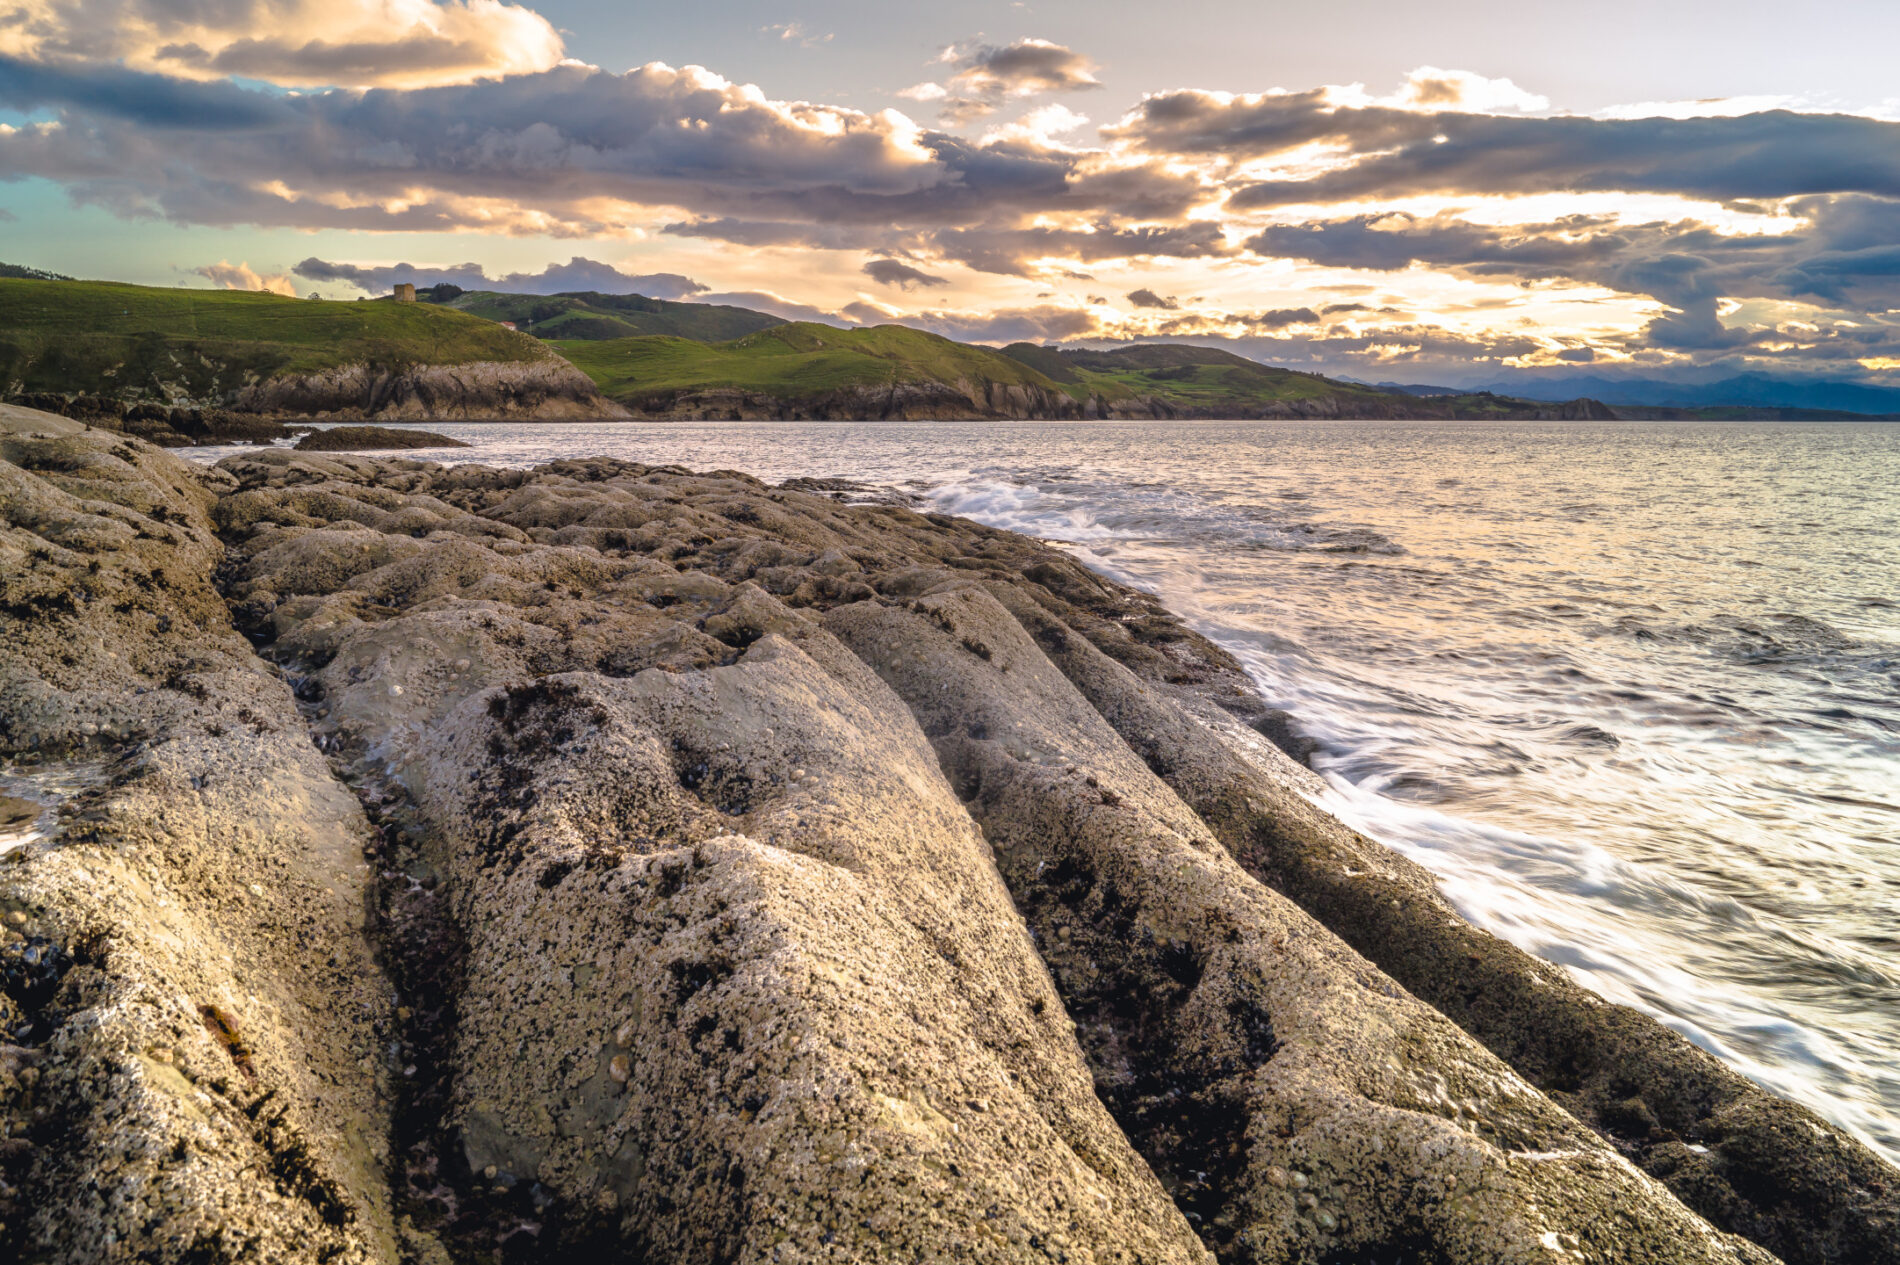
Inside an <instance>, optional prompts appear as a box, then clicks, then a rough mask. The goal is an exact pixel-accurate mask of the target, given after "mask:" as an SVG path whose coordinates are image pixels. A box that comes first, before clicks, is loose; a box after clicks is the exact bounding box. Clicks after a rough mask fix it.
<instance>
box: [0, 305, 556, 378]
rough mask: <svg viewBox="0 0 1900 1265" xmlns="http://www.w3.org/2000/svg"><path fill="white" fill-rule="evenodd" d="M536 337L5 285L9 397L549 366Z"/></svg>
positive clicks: (310, 310) (417, 311)
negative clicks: (486, 365) (399, 369)
mask: <svg viewBox="0 0 1900 1265" xmlns="http://www.w3.org/2000/svg"><path fill="white" fill-rule="evenodd" d="M548 358H550V357H549V356H548V353H547V351H546V349H544V348H543V347H542V346H541V345H540V344H539V343H537V342H536V341H535V340H534V339H532V338H528V337H526V336H524V335H521V334H516V333H511V332H509V331H508V330H505V329H502V328H501V327H500V326H498V325H496V324H494V323H493V322H492V321H485V320H481V319H479V318H477V317H474V316H470V315H468V314H466V313H463V312H455V311H451V310H448V309H446V308H440V307H432V306H429V305H426V304H421V303H396V302H393V301H391V300H386V299H377V300H373V301H362V302H354V303H326V302H313V301H311V300H308V299H288V298H283V297H280V296H278V295H274V294H261V293H256V292H252V291H242V290H167V289H158V288H156V287H151V286H133V285H120V284H118V283H116V282H105V281H29V280H19V279H13V278H0V390H4V393H6V394H18V393H21V392H61V393H88V394H100V395H113V396H118V397H121V398H145V397H149V398H154V399H175V398H189V399H211V398H214V397H216V396H218V395H219V394H221V393H224V392H228V391H230V390H233V389H236V388H237V387H239V386H241V385H243V384H245V383H248V382H256V381H259V380H262V379H265V378H269V377H273V376H276V375H283V374H311V373H320V372H322V371H324V370H327V369H335V368H339V367H341V366H344V365H351V364H373V365H385V366H410V365H423V364H427V365H457V364H470V363H473V362H476V361H490V362H499V363H504V364H508V363H527V362H532V361H538V360H542V359H548Z"/></svg>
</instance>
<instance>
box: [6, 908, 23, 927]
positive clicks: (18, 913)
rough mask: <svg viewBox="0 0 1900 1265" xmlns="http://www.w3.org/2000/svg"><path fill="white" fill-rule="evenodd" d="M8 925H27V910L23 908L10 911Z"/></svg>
mask: <svg viewBox="0 0 1900 1265" xmlns="http://www.w3.org/2000/svg"><path fill="white" fill-rule="evenodd" d="M7 925H8V926H9V927H24V926H26V911H25V910H23V909H15V910H12V911H11V912H9V913H8V914H7Z"/></svg>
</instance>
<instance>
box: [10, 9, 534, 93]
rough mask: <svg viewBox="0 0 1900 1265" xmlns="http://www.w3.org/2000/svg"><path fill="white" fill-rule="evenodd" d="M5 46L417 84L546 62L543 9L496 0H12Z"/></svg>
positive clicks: (257, 75) (277, 77)
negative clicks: (537, 9)
mask: <svg viewBox="0 0 1900 1265" xmlns="http://www.w3.org/2000/svg"><path fill="white" fill-rule="evenodd" d="M0 55H4V56H9V57H17V58H22V59H27V60H33V61H40V62H46V63H50V64H62V65H75V64H94V65H98V64H104V63H120V64H123V65H125V66H129V67H132V68H134V69H139V70H149V71H161V72H164V73H166V74H169V75H175V76H180V77H184V78H191V79H221V78H223V77H225V76H226V75H241V76H244V77H246V78H251V79H263V80H268V81H270V82H272V83H277V84H283V85H287V86H289V85H295V86H301V87H309V86H326V85H342V86H350V87H368V86H371V85H378V86H385V87H421V86H425V85H431V84H444V83H461V82H466V81H468V80H470V79H476V78H482V77H487V76H496V75H506V74H523V73H528V72H532V71H538V70H546V69H548V68H549V67H551V66H553V65H555V64H556V63H557V62H559V61H560V60H561V56H562V43H561V37H560V35H559V34H557V33H556V32H555V30H554V28H553V26H551V25H550V24H549V23H548V21H547V19H546V18H544V17H542V16H541V15H540V14H538V13H535V12H534V11H533V10H531V9H527V8H523V7H521V6H519V5H513V4H505V3H502V2H501V0H12V7H11V9H10V11H9V12H7V13H6V14H4V15H0Z"/></svg>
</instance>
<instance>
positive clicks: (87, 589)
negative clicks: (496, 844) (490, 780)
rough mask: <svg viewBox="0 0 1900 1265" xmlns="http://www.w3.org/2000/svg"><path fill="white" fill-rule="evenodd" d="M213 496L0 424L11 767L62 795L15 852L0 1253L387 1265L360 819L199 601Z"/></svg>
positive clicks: (1, 700)
mask: <svg viewBox="0 0 1900 1265" xmlns="http://www.w3.org/2000/svg"><path fill="white" fill-rule="evenodd" d="M218 482H219V481H218V480H217V478H216V477H215V476H214V477H213V479H212V480H211V482H210V484H209V485H207V484H206V483H205V482H202V481H201V480H200V478H199V475H198V472H196V471H194V470H193V468H192V467H189V466H187V465H186V464H185V463H184V462H181V461H179V460H177V459H175V458H173V457H171V456H169V455H167V454H165V453H163V452H161V451H160V450H158V449H156V448H154V447H152V446H150V445H148V444H144V443H141V442H138V441H134V440H127V439H125V438H124V437H122V436H116V435H112V434H110V433H107V432H102V431H96V430H93V431H89V430H86V429H85V428H83V427H82V426H80V425H79V424H77V423H72V422H66V421H63V420H61V419H58V418H52V417H48V416H46V415H44V414H27V413H24V412H20V411H13V412H10V413H9V414H8V415H6V416H0V621H3V622H4V636H3V637H0V758H4V759H6V760H7V761H9V762H10V763H13V764H14V766H15V767H14V771H15V772H16V773H17V774H19V775H20V778H19V780H21V781H24V782H27V783H30V784H34V785H42V784H43V785H44V786H46V787H47V788H49V789H48V792H47V802H49V803H50V802H52V801H54V800H57V799H59V798H62V796H65V795H69V796H70V797H68V798H65V802H63V803H61V804H60V806H59V818H58V827H57V829H56V830H54V831H53V832H52V837H51V838H48V839H44V840H39V841H34V842H29V843H27V844H25V845H24V846H21V847H19V848H17V849H15V850H13V851H10V852H8V853H7V854H6V855H5V856H4V858H0V919H3V920H4V922H3V923H0V993H3V994H4V997H3V999H0V1012H4V1013H0V1027H4V1029H5V1034H4V1036H0V1042H4V1044H0V1120H3V1121H4V1122H5V1124H4V1127H5V1130H6V1137H5V1138H4V1140H3V1141H0V1183H4V1185H3V1186H0V1200H3V1201H4V1212H0V1220H3V1221H4V1223H5V1225H4V1229H0V1258H4V1259H8V1260H26V1261H59V1262H67V1261H70V1262H100V1261H141V1262H144V1261H152V1262H188V1261H189V1262H213V1261H238V1260H270V1261H310V1262H317V1261H339V1262H342V1261H348V1262H381V1261H394V1260H395V1259H396V1250H395V1245H394V1229H393V1224H392V1221H391V1217H390V1211H389V1199H388V1195H387V1186H386V1184H385V1183H384V1182H383V1181H382V1176H381V1165H382V1160H383V1152H384V1150H385V1149H386V1136H387V1122H386V1116H385V1112H384V1109H383V1108H382V1106H381V1105H380V1104H381V1103H382V1101H384V1099H385V1097H386V1095H385V1093H384V1085H383V1081H384V1078H385V1062H384V1058H383V1051H382V1046H381V1042H380V1039H379V1037H380V1035H383V1034H386V1031H387V1025H386V1011H387V1006H388V989H387V987H386V986H385V985H383V984H382V983H381V977H380V974H379V972H378V971H377V970H376V968H375V966H374V964H373V962H372V958H371V953H370V946H369V941H368V939H367V937H366V935H365V934H364V921H365V915H366V907H365V895H364V880H365V878H366V872H365V867H364V865H363V862H362V848H363V844H364V841H365V836H366V825H365V822H364V820H363V817H362V814H361V812H360V811H359V810H358V808H357V805H356V802H355V800H354V798H353V797H352V796H351V795H350V794H349V792H348V791H347V790H346V789H345V788H344V787H343V786H342V785H341V784H339V783H338V782H337V781H336V780H335V779H334V778H333V777H331V776H330V773H329V770H328V769H327V768H326V767H325V764H324V761H323V760H322V758H321V757H320V756H319V755H318V753H317V752H316V751H315V749H314V748H313V747H312V746H311V744H310V741H309V738H308V736H307V734H306V733H305V731H304V727H303V725H302V723H301V720H300V718H299V717H298V715H297V713H296V709H295V705H294V701H293V700H292V698H291V696H290V692H289V690H288V688H287V687H286V686H285V685H284V683H283V681H282V680H281V679H279V678H278V677H277V676H276V675H275V674H274V673H272V672H271V671H269V670H268V669H267V668H266V666H265V665H264V664H262V663H260V662H259V660H258V659H257V658H256V656H255V655H254V654H253V653H252V652H251V650H250V647H249V646H248V645H247V644H246V643H245V642H244V640H243V639H242V638H241V637H239V636H238V635H237V634H236V633H235V631H234V630H233V628H232V626H231V622H230V618H229V616H228V614H227V612H226V610H225V607H224V603H223V601H222V600H221V599H220V598H219V595H218V593H217V591H216V590H215V589H214V588H213V586H212V576H213V571H214V569H215V567H216V566H217V564H218V562H219V559H220V558H221V556H222V548H221V546H220V544H219V542H218V541H217V539H216V537H215V536H214V534H213V532H212V528H211V524H210V522H209V519H208V517H207V511H208V510H209V508H210V506H211V504H212V502H213V500H214V499H215V493H214V492H213V490H212V488H214V487H216V486H217V485H218ZM75 770H79V771H81V772H80V773H77V774H76V773H75ZM75 790H76V791H77V793H71V792H73V791H75ZM41 807H42V808H43V807H44V805H41Z"/></svg>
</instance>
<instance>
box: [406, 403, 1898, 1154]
mask: <svg viewBox="0 0 1900 1265" xmlns="http://www.w3.org/2000/svg"><path fill="white" fill-rule="evenodd" d="M431 429H435V430H438V431H441V432H444V433H447V434H449V435H451V436H453V437H455V438H459V439H464V440H467V441H469V442H472V443H475V444H477V445H478V447H477V449H476V450H475V451H473V452H467V453H460V452H458V453H454V454H452V455H451V454H448V453H444V454H434V453H426V452H425V453H418V454H415V455H417V456H422V457H434V456H442V457H449V458H451V459H461V460H469V459H473V460H481V461H489V462H494V463H506V464H528V463H532V462H536V461H543V460H547V459H549V458H551V457H554V456H574V455H583V454H589V453H601V454H607V455H613V456H621V457H626V458H629V459H631V460H637V461H646V462H650V463H655V464H663V463H677V464H681V465H687V466H691V467H694V468H698V469H713V468H722V467H723V468H733V469H740V470H747V471H750V472H752V473H755V474H758V475H760V476H761V477H765V478H769V479H777V478H785V477H789V476H792V475H821V476H835V477H846V478H856V479H864V480H869V481H874V482H882V483H889V484H895V485H902V486H906V487H908V488H909V489H910V490H912V491H914V492H916V493H918V494H920V495H922V496H924V497H926V498H927V499H928V500H930V501H931V502H933V504H934V506H935V507H936V508H939V509H942V510H945V511H948V512H952V513H959V514H967V515H969V516H970V517H973V518H977V519H980V520H982V521H985V522H989V523H992V524H995V525H998V526H1003V527H1011V528H1015V529H1017V530H1021V531H1027V532H1032V533H1034V534H1037V535H1041V536H1044V537H1049V538H1055V539H1060V540H1063V541H1067V542H1069V543H1070V545H1071V547H1072V548H1074V549H1075V550H1076V551H1077V552H1078V554H1079V555H1080V556H1081V557H1082V558H1084V559H1085V560H1087V561H1088V562H1090V563H1091V564H1093V565H1095V566H1097V567H1098V568H1100V569H1102V570H1104V571H1106V572H1108V573H1110V574H1113V575H1115V576H1117V577H1118V578H1121V579H1124V580H1126V581H1129V582H1131V583H1135V584H1138V585H1140V586H1142V587H1144V588H1147V589H1149V590H1152V591H1153V592H1155V593H1157V594H1158V595H1160V596H1161V597H1162V598H1163V599H1164V600H1165V601H1166V602H1167V603H1168V604H1169V606H1171V607H1172V608H1173V609H1174V610H1176V611H1177V612H1179V613H1181V614H1182V615H1183V616H1185V617H1186V618H1188V619H1189V620H1190V621H1191V622H1193V623H1194V624H1195V626H1196V627H1198V628H1200V629H1201V630H1202V631H1203V632H1206V633H1207V634H1209V635H1210V636H1212V637H1214V638H1215V639H1216V640H1218V641H1220V642H1221V643H1222V644H1223V645H1225V646H1227V647H1228V648H1229V649H1230V650H1232V651H1233V652H1234V653H1235V654H1236V655H1237V656H1239V657H1240V658H1241V660H1242V661H1243V662H1244V663H1246V665H1247V667H1248V668H1249V670H1250V671H1251V672H1252V673H1253V675H1254V676H1255V678H1256V679H1257V680H1258V681H1259V683H1260V686H1261V688H1262V690H1263V692H1264V693H1265V694H1266V695H1267V696H1268V698H1269V699H1270V700H1272V701H1273V702H1275V703H1277V704H1279V705H1281V706H1284V707H1287V708H1289V709H1290V710H1292V711H1293V712H1294V713H1295V714H1296V715H1297V716H1298V717H1300V719H1301V720H1302V722H1303V723H1304V724H1305V726H1306V727H1307V728H1308V729H1309V730H1310V731H1311V732H1312V734H1313V736H1315V737H1316V738H1318V739H1319V740H1320V741H1321V742H1322V743H1323V746H1324V751H1323V754H1322V755H1321V756H1320V757H1318V758H1317V760H1316V763H1317V764H1318V766H1319V768H1320V769H1321V771H1322V772H1323V773H1324V775H1325V776H1326V778H1327V781H1328V783H1329V785H1330V787H1331V792H1330V797H1331V802H1330V803H1329V805H1328V806H1329V807H1330V808H1331V809H1332V810H1333V811H1334V812H1336V813H1338V814H1339V815H1340V816H1342V817H1344V818H1347V819H1348V820H1350V821H1351V822H1352V823H1353V824H1354V825H1356V826H1358V827H1359V828H1360V829H1362V830H1364V831H1365V832H1366V833H1368V834H1371V835H1373V836H1374V837H1376V838H1379V839H1382V840H1384V841H1385V842H1387V843H1389V844H1390V845H1392V846H1393V847H1395V848H1398V849H1399V850H1401V851H1403V852H1404V853H1406V854H1407V855H1408V856H1411V857H1413V858H1414V859H1416V860H1418V861H1420V862H1421V863H1423V864H1425V865H1426V866H1428V867H1429V868H1431V869H1432V870H1433V871H1435V872H1436V873H1437V874H1438V875H1440V877H1441V879H1442V881H1443V886H1444V890H1445V892H1446V894H1447V895H1448V896H1449V897H1450V898H1451V899H1452V900H1453V901H1454V902H1455V903H1456V904H1457V905H1458V907H1459V908H1460V909H1461V910H1462V911H1463V912H1464V913H1465V914H1466V915H1467V916H1469V917H1471V918H1472V919H1473V920H1474V921H1476V922H1478V923H1479V924H1480V925H1482V926H1485V927H1487V928H1489V929H1490V930H1492V931H1494V932H1496V933H1498V934H1500V935H1503V936H1505V937H1507V938H1509V939H1511V940H1512V941H1514V942H1516V943H1517V944H1519V945H1521V946H1523V947H1524V948H1526V949H1528V950H1530V951H1532V952H1535V953H1538V954H1540V955H1542V956H1544V957H1546V958H1548V959H1550V960H1552V961H1554V962H1558V963H1561V964H1562V965H1564V966H1565V967H1566V968H1568V969H1569V970H1570V971H1571V972H1572V973H1573V974H1574V975H1575V976H1576V977H1577V978H1578V979H1579V980H1581V981H1582V982H1584V983H1585V984H1587V985H1589V986H1590V987H1592V988H1594V989H1596V990H1597V991H1599V992H1600V993H1602V994H1604V995H1605V996H1608V997H1611V998H1613V999H1615V1000H1618V1001H1623V1002H1627V1003H1629V1004H1631V1005H1634V1006H1638V1007H1640V1008H1642V1009H1644V1010H1647V1011H1649V1012H1650V1013H1652V1014H1656V1015H1658V1016H1659V1017H1661V1018H1662V1019H1664V1021H1665V1022H1668V1023H1669V1024H1671V1025H1672V1026H1674V1027H1676V1028H1677V1029H1679V1030H1680V1031H1682V1032H1684V1033H1686V1034H1687V1035H1689V1036H1690V1037H1691V1038H1693V1039H1694V1040H1695V1041H1697V1042H1698V1043H1700V1044H1702V1045H1703V1046H1705V1047H1706V1048H1708V1049H1710V1050H1712V1051H1715V1052H1716V1053H1718V1054H1720V1055H1722V1056H1723V1057H1724V1058H1726V1059H1728V1060H1729V1061H1730V1062H1731V1063H1733V1064H1734V1065H1735V1066H1737V1067H1739V1068H1741V1069H1742V1070H1743V1071H1745V1072H1747V1073H1748V1074H1749V1075H1751V1076H1753V1077H1755V1078H1756V1079H1758V1080H1760V1081H1761V1082H1763V1083H1764V1084H1766V1085H1769V1086H1770V1087H1772V1088H1774V1089H1777V1090H1779V1091H1781V1092H1784V1093H1787V1094H1790V1095H1791V1096H1794V1097H1797V1098H1800V1099H1802V1100H1804V1101H1806V1102H1808V1103H1809V1104H1811V1105H1812V1106H1814V1107H1815V1108H1816V1109H1817V1110H1819V1111H1821V1112H1822V1113H1823V1114H1825V1115H1827V1116H1828V1117H1830V1118H1831V1119H1833V1120H1835V1121H1838V1122H1839V1123H1841V1124H1843V1125H1845V1126H1847V1127H1849V1128H1851V1129H1853V1130H1855V1131H1856V1132H1858V1133H1859V1134H1860V1135H1861V1136H1862V1137H1864V1138H1866V1139H1868V1140H1869V1141H1870V1142H1872V1143H1873V1144H1875V1145H1876V1146H1877V1147H1879V1148H1880V1149H1881V1150H1883V1151H1884V1152H1885V1153H1886V1154H1887V1155H1888V1156H1889V1157H1890V1158H1894V1159H1896V1160H1900V929H1897V928H1900V919H1897V917H1896V915H1900V846H1896V845H1900V562H1896V559H1900V491H1896V489H1900V426H1879V425H1858V426H1856V425H1798V426H1797V425H1755V424H1746V425H1744V424H1672V423H1626V424H1594V423H1590V424H1577V423H1551V424H1527V423H1493V424H1457V423H1453V424H1446V423H1416V422H1379V423H1352V422H1337V423H1247V424H1229V423H1180V424H1166V423H1163V424H1157V423H1146V422H1144V423H1139V424H1119V423H992V424H982V423H970V424H963V423H955V424H952V423H877V424H869V423H867V424H858V423H813V424H806V423H729V424H724V423H722V424H698V423H692V424H657V425H656V424H633V423H627V424H582V425H560V426H555V425H550V426H520V425H506V424H495V425H466V426H456V425H440V424H437V425H433V426H432V427H431Z"/></svg>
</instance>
